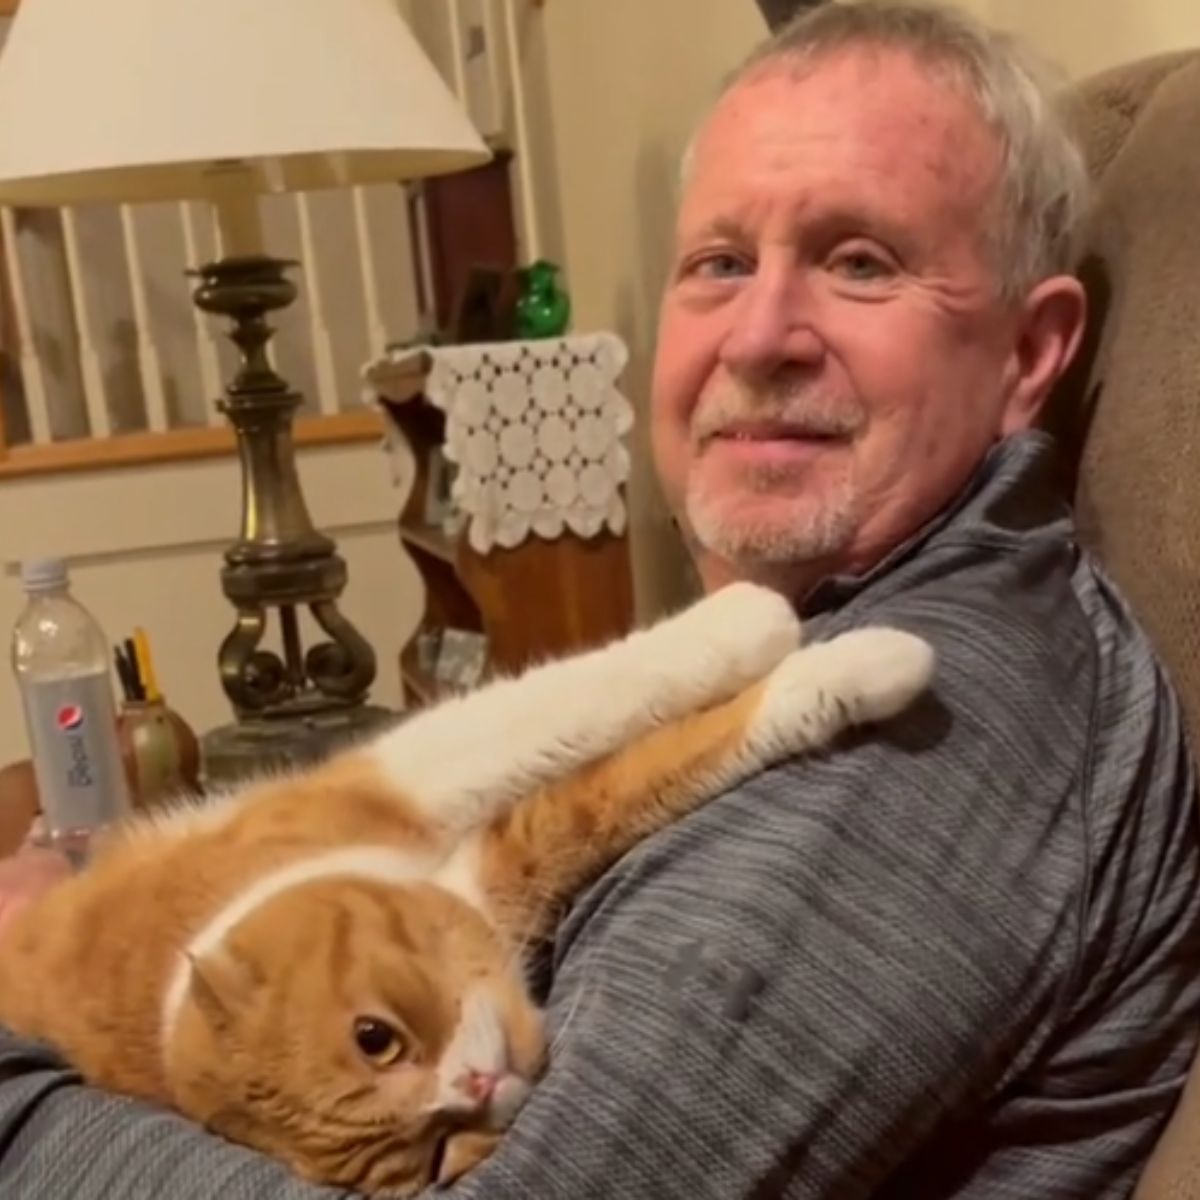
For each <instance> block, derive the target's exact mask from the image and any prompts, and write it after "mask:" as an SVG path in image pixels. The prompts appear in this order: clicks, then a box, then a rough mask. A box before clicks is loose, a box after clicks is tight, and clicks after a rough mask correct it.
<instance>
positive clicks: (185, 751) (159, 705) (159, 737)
mask: <svg viewBox="0 0 1200 1200" xmlns="http://www.w3.org/2000/svg"><path fill="white" fill-rule="evenodd" d="M117 731H118V736H119V739H120V743H121V757H122V759H123V760H124V763H125V774H126V775H127V776H128V778H129V790H130V792H131V796H132V800H133V806H134V808H135V809H142V808H153V807H154V806H155V805H158V804H161V803H163V802H165V801H169V800H172V799H174V798H175V797H177V796H184V795H191V796H198V795H200V791H201V788H200V743H199V741H198V740H197V738H196V734H195V732H194V731H193V730H192V727H191V726H190V725H189V724H188V723H187V722H186V721H185V720H184V719H183V718H182V717H181V716H180V715H179V714H178V713H177V712H176V711H175V710H174V709H173V708H171V707H170V706H169V705H168V704H167V703H166V701H165V700H127V701H125V702H124V703H123V704H122V705H121V710H120V712H119V713H118V714H117Z"/></svg>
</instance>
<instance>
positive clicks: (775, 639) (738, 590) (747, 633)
mask: <svg viewBox="0 0 1200 1200" xmlns="http://www.w3.org/2000/svg"><path fill="white" fill-rule="evenodd" d="M671 627H672V628H671V640H672V642H675V641H676V640H678V643H679V649H680V652H681V653H682V654H683V655H684V656H686V657H687V658H690V659H691V660H692V662H693V663H695V664H697V666H698V667H700V668H701V670H702V672H704V673H712V674H715V675H717V676H719V677H720V678H722V679H723V680H724V681H725V682H726V684H727V690H728V691H729V692H730V693H732V692H734V691H737V690H739V689H740V688H743V687H745V686H746V685H747V684H750V683H753V682H754V681H755V680H758V679H761V678H762V677H763V676H764V675H766V674H767V673H768V672H769V671H770V670H771V668H772V667H774V666H775V665H776V664H777V663H779V662H780V661H781V660H782V659H783V658H784V657H785V656H786V655H787V654H790V653H791V652H792V651H793V650H795V649H796V647H797V646H799V645H800V618H799V617H798V616H797V615H796V610H795V609H794V608H793V607H792V603H791V601H790V600H788V599H786V598H785V597H784V596H781V595H780V594H779V593H778V592H776V591H772V590H771V589H770V588H765V587H761V586H760V585H758V584H755V583H731V584H728V585H727V586H726V587H723V588H721V589H720V591H716V592H713V593H712V595H710V596H707V597H705V598H704V599H703V600H700V601H699V602H697V603H696V604H693V605H692V607H691V608H689V609H687V610H686V611H685V612H682V613H680V614H679V615H678V616H677V617H675V618H673V620H672V621H671Z"/></svg>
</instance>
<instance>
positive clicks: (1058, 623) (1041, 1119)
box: [0, 434, 1200, 1200]
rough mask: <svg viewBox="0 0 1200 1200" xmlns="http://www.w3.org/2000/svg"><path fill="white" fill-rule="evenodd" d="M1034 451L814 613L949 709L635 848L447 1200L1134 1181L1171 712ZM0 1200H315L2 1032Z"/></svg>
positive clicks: (1055, 1188)
mask: <svg viewBox="0 0 1200 1200" xmlns="http://www.w3.org/2000/svg"><path fill="white" fill-rule="evenodd" d="M1049 462H1050V453H1049V446H1048V442H1047V441H1046V439H1045V438H1044V437H1043V436H1042V435H1038V434H1029V435H1022V436H1021V437H1018V438H1014V439H1011V440H1009V441H1008V442H1007V443H1005V444H1004V445H1003V446H1001V447H999V448H998V449H997V450H996V451H995V452H994V453H993V454H992V456H991V457H990V458H989V460H988V461H987V462H986V463H985V464H984V466H983V468H982V469H981V470H980V472H979V474H978V476H977V478H976V480H975V482H974V484H973V486H972V488H971V490H970V491H969V493H968V494H967V495H966V496H965V497H964V498H963V500H962V501H961V502H960V503H959V504H958V505H956V506H955V508H954V509H953V510H952V511H950V512H947V513H946V514H944V515H943V517H942V518H941V519H939V520H938V521H937V522H935V523H934V524H933V525H931V526H930V527H929V528H927V529H926V530H923V531H922V533H921V534H920V535H919V536H918V537H917V538H914V539H913V540H912V542H910V543H909V544H908V545H906V546H905V547H902V548H901V549H900V550H898V551H897V552H896V553H895V554H893V555H892V556H891V557H890V558H889V559H888V561H887V562H885V563H883V564H881V565H880V566H879V567H878V568H877V569H875V570H874V571H872V572H870V573H869V575H867V576H866V577H864V578H861V579H857V580H850V579H840V580H831V581H829V583H828V584H827V585H825V586H824V587H823V588H822V589H820V590H819V592H818V593H817V594H816V595H815V596H814V597H813V598H812V602H811V604H810V608H811V609H812V610H813V612H814V614H815V615H814V616H813V617H812V621H811V625H810V629H811V631H812V634H813V635H814V636H816V635H824V634H828V633H832V632H834V631H837V630H840V629H843V628H846V627H849V626H853V625H861V624H866V623H883V622H886V623H890V624H894V625H897V626H901V627H904V628H908V629H911V630H913V631H915V632H918V633H921V634H924V635H925V636H927V637H928V638H929V639H930V640H931V641H932V642H933V643H934V644H935V646H936V649H937V652H938V656H939V666H938V673H937V679H936V684H935V688H934V692H933V695H932V696H931V698H930V699H929V700H928V702H926V703H923V704H920V705H918V706H917V707H916V708H914V709H913V710H912V711H911V712H910V713H908V714H906V715H904V716H903V717H901V718H900V719H899V720H897V721H896V722H895V723H894V724H892V725H891V726H889V727H888V728H887V729H886V730H882V731H876V732H872V733H868V734H865V735H858V736H855V737H854V738H852V739H848V740H847V743H846V744H845V745H844V746H843V747H841V748H840V749H838V750H837V751H835V752H832V753H828V754H825V755H822V756H819V757H815V758H808V759H802V760H797V761H794V762H790V763H787V764H784V765H781V766H780V767H778V768H776V769H772V770H770V771H768V772H766V773H764V774H762V775H761V776H759V777H757V778H755V779H754V780H752V781H751V782H749V783H747V784H745V785H744V786H741V787H739V788H737V789H735V790H733V791H731V792H730V793H728V794H727V795H725V796H724V797H722V798H720V799H718V800H717V801H715V802H713V803H712V804H710V805H709V806H708V807H706V808H705V809H703V810H702V811H700V812H698V813H697V814H695V815H693V816H691V817H689V818H688V819H686V820H684V821H682V822H680V823H679V824H678V825H676V826H674V827H672V828H670V829H668V830H666V831H664V832H663V833H661V834H660V835H658V836H655V837H654V838H652V839H650V840H649V841H647V842H646V843H644V844H643V845H642V846H640V847H639V848H638V849H637V850H635V851H634V852H633V853H631V854H629V855H627V856H626V857H625V859H624V860H622V862H620V863H619V864H618V865H617V866H616V867H615V868H614V869H613V870H611V871H609V872H608V873H607V874H606V875H605V876H604V877H603V878H602V879H601V880H600V881H599V882H598V883H597V884H596V885H595V886H594V887H592V888H591V889H590V890H589V891H588V892H586V893H585V894H584V895H583V896H582V897H581V898H580V900H579V902H578V903H577V904H576V906H575V908H574V909H573V911H572V912H571V914H570V915H569V917H568V918H567V920H566V921H565V923H564V924H563V926H562V928H561V929H560V931H559V933H558V936H557V938H556V940H555V943H554V945H553V947H552V954H551V956H550V959H549V961H548V963H547V964H546V966H547V971H546V974H547V976H548V978H549V980H550V990H549V1001H548V1002H549V1006H550V1011H551V1019H552V1024H553V1025H554V1026H555V1027H556V1029H557V1031H558V1038H557V1041H556V1043H555V1047H554V1051H553V1060H552V1065H551V1067H550V1070H549V1073H548V1075H547V1077H546V1079H545V1081H544V1083H543V1084H542V1085H541V1086H540V1087H539V1088H538V1089H537V1091H536V1092H535V1094H534V1096H533V1098H532V1099H531V1101H530V1102H529V1104H528V1105H527V1107H526V1108H525V1109H524V1111H523V1112H522V1113H521V1115H520V1116H519V1118H518V1121H517V1123H516V1125H515V1126H514V1128H513V1129H512V1130H511V1132H510V1134H509V1135H508V1137H507V1138H506V1139H505V1142H504V1144H503V1145H502V1147H501V1149H500V1150H499V1152H498V1153H497V1154H496V1155H495V1156H494V1157H493V1158H492V1159H491V1160H490V1161H489V1162H488V1163H487V1164H485V1165H484V1166H483V1167H482V1168H480V1169H479V1170H477V1171H476V1172H474V1173H473V1174H472V1175H471V1176H470V1177H469V1179H468V1180H467V1181H466V1182H465V1183H463V1184H462V1185H460V1186H459V1187H458V1188H457V1189H453V1190H452V1192H451V1194H452V1195H455V1196H458V1197H462V1198H464V1200H473V1198H479V1200H516V1198H518V1197H534V1198H538V1200H542V1198H544V1200H557V1198H559V1197H561V1198H562V1200H589V1198H591V1197H601V1196H605V1197H608V1196H620V1197H623V1198H627V1200H638V1198H645V1200H702V1198H707V1197H712V1198H719V1200H739V1198H750V1197H754V1198H755V1200H767V1198H771V1197H786V1198H788V1200H808V1198H815V1197H822V1198H825V1200H829V1198H836V1200H852V1198H856V1197H868V1196H872V1197H889V1196H897V1197H919V1198H920V1200H937V1198H939V1197H951V1196H953V1197H957V1198H959V1200H1007V1198H1010V1197H1011V1198H1013V1200H1017V1198H1020V1200H1029V1198H1030V1197H1035V1196H1036V1197H1038V1198H1039V1200H1048V1198H1072V1197H1078V1198H1080V1200H1083V1198H1086V1200H1101V1198H1104V1197H1118V1196H1126V1195H1128V1194H1129V1192H1130V1190H1131V1188H1132V1185H1133V1182H1134V1179H1135V1177H1136V1172H1137V1168H1138V1165H1139V1163H1140V1161H1141V1160H1143V1159H1144V1158H1145V1156H1146V1155H1147V1154H1148V1152H1149V1149H1150V1147H1151V1145H1152V1142H1153V1139H1154V1137H1155V1136H1156V1133H1157V1132H1158V1131H1159V1129H1160V1128H1161V1127H1162V1124H1163V1122H1164V1120H1165V1118H1166V1116H1167V1114H1168V1112H1169V1110H1170V1107H1171V1105H1172V1103H1173V1101H1174V1099H1175V1096H1176V1094H1177V1092H1178V1089H1179V1087H1180V1085H1181V1082H1182V1076H1183V1074H1184V1072H1185V1070H1186V1067H1187V1064H1188V1061H1189V1057H1190V1054H1191V1052H1192V1049H1193V1044H1194V1038H1195V1029H1196V1025H1197V1021H1198V1019H1200V971H1197V965H1198V963H1200V958H1198V953H1197V952H1198V950H1200V939H1198V934H1200V886H1198V885H1200V874H1198V865H1200V856H1198V836H1197V824H1196V820H1197V816H1196V797H1195V790H1194V788H1195V785H1194V781H1193V776H1192V769H1191V765H1190V762H1189V759H1188V756H1187V750H1186V747H1185V744H1184V736H1183V732H1182V729H1181V717H1180V712H1179V709H1178V707H1177V704H1176V702H1175V699H1174V697H1173V695H1172V693H1171V691H1170V689H1169V686H1168V684H1167V683H1166V682H1165V680H1164V678H1163V675H1162V673H1161V671H1160V669H1159V667H1158V666H1157V664H1156V661H1155V659H1154V656H1153V654H1152V652H1151V649H1150V647H1149V645H1148V643H1147V642H1146V639H1145V638H1144V636H1143V634H1142V633H1141V631H1140V629H1139V627H1138V626H1137V625H1136V623H1135V622H1134V621H1133V619H1132V618H1131V616H1130V614H1129V612H1128V611H1127V610H1126V608H1125V607H1124V605H1123V604H1122V602H1121V601H1120V599H1119V598H1118V597H1117V596H1116V595H1115V594H1114V591H1113V589H1112V587H1111V586H1110V585H1109V583H1108V582H1107V581H1106V580H1105V578H1104V577H1103V575H1102V574H1101V573H1100V572H1098V571H1097V569H1096V567H1095V565H1094V564H1093V563H1092V562H1091V561H1090V560H1089V559H1088V558H1087V557H1086V556H1084V555H1083V554H1081V552H1080V550H1079V548H1078V547H1077V545H1076V544H1075V543H1074V541H1073V533H1072V528H1071V525H1070V523H1069V521H1068V519H1067V518H1066V516H1065V515H1064V513H1063V511H1062V509H1061V507H1060V506H1059V504H1058V502H1057V501H1056V499H1055V497H1054V494H1053V491H1052V489H1051V487H1050V484H1049V473H1050V471H1049ZM0 1075H3V1076H6V1077H7V1079H6V1081H5V1082H3V1083H0V1196H2V1197H5V1198H7V1197H9V1196H13V1197H21V1198H23V1200H43V1198H45V1200H63V1198H65V1197H73V1198H74V1200H89V1198H91V1197H104V1198H106V1200H157V1198H158V1197H163V1196H170V1197H171V1198H172V1200H208V1198H210V1197H211V1198H213V1200H216V1198H217V1197H220V1198H221V1200H312V1198H314V1197H316V1196H318V1195H326V1193H321V1192H318V1191H317V1190H315V1189H312V1188H309V1187H307V1186H305V1185H302V1184H300V1183H298V1182H296V1181H294V1180H292V1179H291V1178H289V1177H288V1176H287V1174H286V1173H285V1172H284V1171H283V1170H282V1169H281V1168H279V1167H277V1166H276V1165H275V1164H272V1163H269V1162H267V1161H266V1160H264V1159H261V1158H259V1157H257V1156H255V1155H253V1154H250V1153H248V1152H246V1151H243V1150H240V1149H237V1148H233V1147H230V1146H228V1145H226V1144H224V1143H221V1142H219V1141H217V1140H215V1139H213V1138H210V1137H208V1136H207V1135H205V1134H204V1133H202V1132H201V1131H199V1130H197V1129H194V1128H192V1127H191V1126H189V1125H188V1124H187V1123H186V1122H183V1121H181V1120H179V1119H178V1118H176V1117H174V1116H171V1115H167V1114H155V1113H151V1112H150V1111H149V1110H146V1109H144V1108H142V1107H140V1106H138V1105H136V1104H133V1103H129V1102H126V1101H123V1100H119V1099H117V1098H113V1097H107V1096H103V1095H100V1094H98V1093H95V1092H92V1091H89V1090H88V1089H85V1088H83V1087H81V1086H79V1084H78V1083H77V1081H76V1080H75V1079H74V1077H73V1076H72V1075H71V1074H70V1072H69V1071H68V1070H66V1069H64V1068H63V1067H62V1066H61V1065H60V1064H58V1063H57V1062H56V1061H55V1060H54V1059H53V1058H52V1057H51V1056H49V1055H46V1054H45V1053H43V1052H41V1051H40V1050H37V1049H35V1048H32V1047H29V1046H23V1045H18V1044H15V1043H13V1042H12V1041H11V1040H9V1041H6V1042H3V1043H0Z"/></svg>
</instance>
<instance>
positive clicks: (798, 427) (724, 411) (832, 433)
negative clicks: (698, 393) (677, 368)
mask: <svg viewBox="0 0 1200 1200" xmlns="http://www.w3.org/2000/svg"><path fill="white" fill-rule="evenodd" d="M864 421H865V413H864V412H863V410H862V408H861V406H859V405H858V404H856V403H854V402H847V401H845V400H839V401H836V402H835V401H831V400H829V399H827V398H823V397H818V396H798V395H796V394H795V392H794V391H789V392H788V393H787V394H786V395H780V394H778V393H763V392H749V391H739V392H723V393H718V394H714V395H712V396H710V397H707V398H705V399H703V400H701V402H700V404H699V405H698V406H697V408H696V410H695V412H694V413H693V414H692V421H691V434H692V440H693V441H694V442H706V441H709V440H710V439H711V438H714V437H721V436H722V435H724V436H731V435H735V434H737V433H739V432H753V431H754V430H776V431H778V432H779V433H781V434H786V435H788V436H791V437H824V438H836V437H852V436H853V435H854V434H855V433H857V432H858V431H859V430H860V429H861V428H862V426H863V423H864Z"/></svg>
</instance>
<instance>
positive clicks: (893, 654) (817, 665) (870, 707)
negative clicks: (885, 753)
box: [752, 627, 934, 751]
mask: <svg viewBox="0 0 1200 1200" xmlns="http://www.w3.org/2000/svg"><path fill="white" fill-rule="evenodd" d="M933 668H934V653H933V647H932V646H930V645H929V643H928V642H926V641H924V640H923V639H922V638H919V637H916V636H914V635H913V634H911V633H904V632H902V631H901V630H898V629H886V628H874V627H872V628H865V629H855V630H851V631H850V632H848V633H843V634H840V635H838V636H837V637H834V638H832V639H830V640H829V641H828V642H821V643H819V644H817V645H813V646H808V647H806V648H804V649H802V650H798V651H796V652H795V653H793V654H790V655H789V656H788V657H787V658H785V659H784V660H783V662H782V663H780V665H779V666H778V667H776V668H775V670H774V671H773V672H772V673H771V676H770V678H769V679H768V681H767V687H766V691H765V693H764V696H763V701H762V703H761V705H760V706H759V709H758V712H757V713H756V714H755V717H754V722H753V729H752V733H753V734H754V735H755V736H760V737H765V738H766V739H768V741H769V742H770V743H771V744H772V745H776V744H780V745H781V747H782V748H785V749H788V750H791V751H799V750H803V749H808V748H813V747H816V746H820V745H823V744H824V743H826V742H828V741H829V740H830V739H831V738H833V737H834V736H836V735H837V734H838V733H840V732H841V731H842V730H843V729H845V728H846V727H847V726H850V725H859V724H864V723H867V722H873V721H883V720H886V719H887V718H888V717H893V716H895V715H896V714H897V713H899V712H902V711H903V710H904V709H905V708H907V707H908V706H909V705H910V704H911V703H912V702H913V700H915V699H916V697H917V696H919V695H920V694H921V693H922V692H923V691H924V690H925V689H926V688H927V687H928V686H929V682H930V679H931V678H932V676H933Z"/></svg>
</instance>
